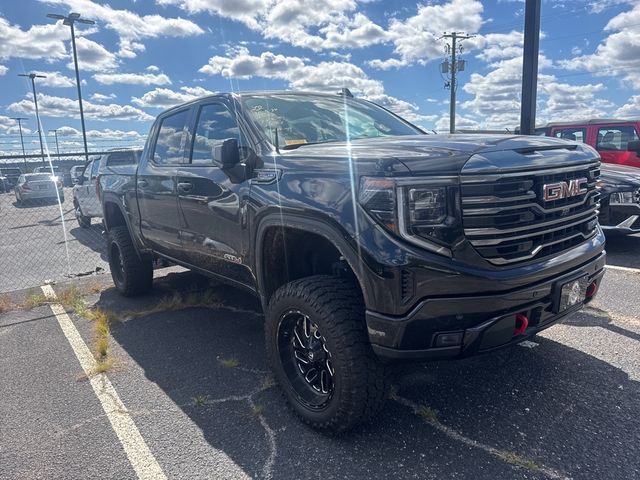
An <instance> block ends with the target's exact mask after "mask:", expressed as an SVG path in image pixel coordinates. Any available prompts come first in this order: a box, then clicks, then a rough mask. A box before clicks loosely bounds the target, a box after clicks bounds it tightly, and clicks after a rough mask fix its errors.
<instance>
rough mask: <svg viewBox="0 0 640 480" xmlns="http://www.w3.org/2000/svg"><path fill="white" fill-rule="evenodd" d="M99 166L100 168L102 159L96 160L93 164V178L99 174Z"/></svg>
mask: <svg viewBox="0 0 640 480" xmlns="http://www.w3.org/2000/svg"><path fill="white" fill-rule="evenodd" d="M98 168H100V160H95V161H94V162H93V164H92V165H91V178H96V176H97V175H98Z"/></svg>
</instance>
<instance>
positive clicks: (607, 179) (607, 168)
mask: <svg viewBox="0 0 640 480" xmlns="http://www.w3.org/2000/svg"><path fill="white" fill-rule="evenodd" d="M600 181H601V182H602V183H603V184H604V185H607V186H614V185H616V186H630V187H638V186H640V168H635V167H626V166H623V165H612V164H609V163H603V164H601V165H600Z"/></svg>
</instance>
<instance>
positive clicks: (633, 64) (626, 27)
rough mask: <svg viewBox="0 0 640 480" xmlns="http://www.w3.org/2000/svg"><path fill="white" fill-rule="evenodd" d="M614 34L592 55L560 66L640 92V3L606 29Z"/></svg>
mask: <svg viewBox="0 0 640 480" xmlns="http://www.w3.org/2000/svg"><path fill="white" fill-rule="evenodd" d="M604 30H605V32H613V33H610V34H609V35H608V36H607V37H606V38H605V39H604V40H603V41H602V42H601V43H600V44H599V45H598V47H597V48H596V50H595V52H594V53H592V54H589V55H581V56H578V57H575V58H572V59H570V60H565V61H563V62H560V65H561V66H563V67H564V68H566V69H568V70H584V71H587V72H591V73H592V74H593V75H595V76H612V77H617V78H620V79H622V80H623V81H625V82H627V83H628V84H629V85H631V86H633V87H634V88H636V89H638V88H640V3H637V2H636V5H635V7H634V8H632V9H631V10H629V11H627V12H623V13H620V14H618V15H616V16H615V17H613V18H612V19H611V20H609V22H608V23H607V25H606V26H605V28H604Z"/></svg>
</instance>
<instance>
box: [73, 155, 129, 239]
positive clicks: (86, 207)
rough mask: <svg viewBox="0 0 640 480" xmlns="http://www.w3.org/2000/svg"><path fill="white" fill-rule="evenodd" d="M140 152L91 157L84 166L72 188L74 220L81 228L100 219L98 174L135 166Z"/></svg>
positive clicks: (87, 226) (100, 205)
mask: <svg viewBox="0 0 640 480" xmlns="http://www.w3.org/2000/svg"><path fill="white" fill-rule="evenodd" d="M141 152H142V150H114V151H113V152H111V153H108V154H106V155H101V156H99V157H93V158H92V159H91V160H90V161H89V163H87V164H86V165H85V167H84V171H83V172H82V173H81V174H80V176H79V177H78V181H77V183H76V184H75V185H74V186H73V208H74V211H75V215H76V220H78V224H79V225H80V226H81V227H82V228H89V227H90V226H91V219H92V218H101V217H102V204H101V203H100V199H99V198H98V191H97V185H98V181H99V177H100V174H101V173H103V172H104V171H105V169H112V168H117V167H118V166H125V165H137V163H138V160H139V159H140V153H141Z"/></svg>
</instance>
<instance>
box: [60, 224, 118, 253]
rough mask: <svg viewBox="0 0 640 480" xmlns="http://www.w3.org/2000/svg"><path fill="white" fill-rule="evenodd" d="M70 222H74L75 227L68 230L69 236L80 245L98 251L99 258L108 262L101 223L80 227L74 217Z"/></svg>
mask: <svg viewBox="0 0 640 480" xmlns="http://www.w3.org/2000/svg"><path fill="white" fill-rule="evenodd" d="M71 222H73V223H75V225H76V226H75V227H73V228H71V230H69V233H70V234H71V236H72V237H73V238H74V239H75V240H76V241H77V242H78V243H80V244H81V245H83V246H85V247H87V248H89V249H91V250H93V251H94V252H98V253H99V254H100V259H101V260H103V261H105V262H108V261H109V259H108V258H107V251H106V244H105V239H104V236H103V235H102V228H103V227H102V223H95V221H94V223H92V224H91V227H89V228H81V227H79V226H77V225H78V223H77V222H76V220H75V218H74V219H73V220H71Z"/></svg>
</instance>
